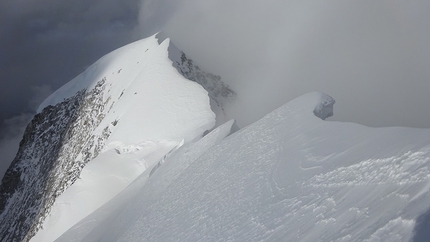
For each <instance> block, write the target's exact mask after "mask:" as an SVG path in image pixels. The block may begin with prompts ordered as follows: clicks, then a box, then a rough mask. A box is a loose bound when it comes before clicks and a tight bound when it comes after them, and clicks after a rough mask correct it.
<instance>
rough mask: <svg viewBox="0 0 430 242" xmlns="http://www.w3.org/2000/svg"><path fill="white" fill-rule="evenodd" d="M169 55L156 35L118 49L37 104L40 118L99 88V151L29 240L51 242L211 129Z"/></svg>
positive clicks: (200, 94)
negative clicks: (53, 107)
mask: <svg viewBox="0 0 430 242" xmlns="http://www.w3.org/2000/svg"><path fill="white" fill-rule="evenodd" d="M169 49H171V44H170V40H169V39H168V38H166V39H163V40H159V39H157V36H156V35H154V36H152V37H149V38H147V39H144V40H141V41H137V42H135V43H132V44H129V45H127V46H125V47H122V48H120V49H118V50H116V51H114V52H112V53H110V54H108V55H106V56H104V57H102V58H101V59H100V60H99V61H97V62H96V63H95V64H93V65H92V66H91V67H89V68H88V69H87V70H86V71H85V72H84V73H82V74H81V75H79V76H78V77H76V78H75V79H73V80H72V81H71V82H69V83H67V84H66V85H65V86H63V87H61V88H60V89H59V90H57V91H56V92H54V93H53V94H52V95H51V96H50V97H48V98H47V99H46V100H45V101H44V102H43V103H42V104H41V106H40V108H39V111H41V110H42V109H43V108H44V107H46V106H49V105H56V104H57V103H59V102H62V101H63V100H65V99H67V98H69V97H72V96H73V95H75V94H76V93H77V92H79V91H81V90H83V89H86V90H95V89H94V87H99V89H100V92H101V95H102V99H103V100H102V101H103V102H102V104H101V106H103V108H104V109H102V110H103V111H102V114H101V115H98V116H97V117H95V119H99V120H98V121H99V122H100V123H99V124H97V126H96V127H95V128H94V130H92V132H93V133H94V134H98V135H96V136H95V137H101V136H103V137H104V139H103V140H101V139H100V138H95V139H96V143H97V145H98V146H97V147H102V148H101V150H100V151H96V148H94V149H93V150H90V152H93V153H95V154H94V155H92V156H93V157H95V159H92V160H91V161H90V162H89V163H88V164H87V165H86V166H85V167H84V168H83V170H82V172H81V173H80V177H79V179H78V180H77V181H76V182H75V183H74V184H73V185H71V186H70V187H69V188H68V189H67V190H66V191H65V192H64V193H62V194H61V195H60V196H59V197H58V198H57V199H56V200H55V203H54V204H53V206H52V208H51V210H50V213H49V216H48V217H47V218H46V219H45V220H44V221H43V229H41V230H40V231H39V232H38V233H37V234H36V236H35V237H33V238H32V239H31V241H53V240H54V239H56V238H57V237H58V236H59V235H61V234H62V233H63V232H65V231H66V230H67V229H68V228H70V227H71V226H72V225H73V224H75V223H77V222H78V221H79V220H81V219H82V218H84V217H85V216H87V215H88V214H90V213H91V212H93V211H94V210H96V209H97V208H99V207H100V206H101V205H103V204H104V203H105V202H107V201H109V200H110V199H111V198H113V197H114V196H115V195H116V194H117V193H119V192H120V191H121V190H123V189H124V188H125V187H127V186H128V185H129V184H130V183H131V182H132V181H133V180H134V179H136V178H137V177H138V176H139V175H140V174H141V173H142V172H144V171H145V170H146V169H147V168H148V167H151V166H153V165H154V164H155V163H156V162H158V161H159V160H160V159H161V158H162V157H163V156H165V155H166V154H167V153H168V152H169V151H171V150H172V149H174V148H175V147H176V146H178V145H179V144H184V143H188V142H190V141H192V140H194V139H196V138H200V137H201V136H202V134H203V133H204V132H205V131H208V130H210V129H212V128H213V127H214V125H215V113H214V112H213V111H212V110H211V104H210V102H211V101H210V97H209V95H208V92H207V91H206V90H205V89H204V88H203V87H202V86H201V85H199V84H198V83H196V82H193V81H190V80H188V79H186V78H185V77H184V76H183V75H182V74H181V73H179V72H178V70H177V67H175V66H174V65H173V61H175V60H173V59H171V58H172V57H171V56H172V55H171V54H170V55H169ZM175 50H176V47H175ZM99 89H97V90H99ZM95 109H99V107H93V106H91V107H89V109H88V112H93V111H94V110H95ZM220 115H222V114H220ZM93 120H94V119H92V120H89V121H88V122H93ZM83 125H88V123H85V124H83ZM87 142H89V141H87Z"/></svg>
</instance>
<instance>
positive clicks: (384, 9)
mask: <svg viewBox="0 0 430 242" xmlns="http://www.w3.org/2000/svg"><path fill="white" fill-rule="evenodd" d="M161 2H162V3H161V4H160V6H161V5H164V4H166V2H168V1H164V2H163V1H161ZM178 2H179V1H176V4H178ZM143 3H148V4H149V3H152V4H154V3H155V1H143ZM142 6H144V5H142ZM429 8H430V4H429V3H427V2H422V1H406V2H405V1H400V0H381V1H372V0H355V1H340V0H336V1H310V0H309V1H308V0H305V1H303V0H300V1H299V0H290V1H277V0H268V1H244V0H243V1H227V0H216V1H215V0H212V1H209V0H208V1H197V0H183V1H181V4H180V5H179V6H178V5H176V9H175V11H171V12H169V11H165V10H163V8H157V7H153V9H154V10H158V12H157V13H154V16H155V17H154V18H153V21H159V22H158V23H159V25H160V26H163V29H164V31H165V32H166V33H167V34H168V35H169V36H170V37H171V38H172V40H173V41H174V42H175V43H176V45H178V46H179V47H180V48H182V49H183V50H184V51H185V52H187V53H189V55H190V56H192V57H194V58H195V59H196V61H197V62H199V63H201V64H202V65H203V66H206V67H207V68H210V70H213V71H214V72H216V73H218V74H221V75H222V76H223V77H224V79H225V80H228V81H229V84H230V85H231V86H233V87H234V88H235V89H236V90H237V91H238V92H239V95H240V100H239V102H238V103H237V105H236V106H235V107H234V110H233V113H235V115H236V118H237V119H239V121H240V123H241V124H242V125H243V124H248V123H250V122H252V121H254V120H256V119H257V118H259V117H261V116H263V115H264V114H266V113H267V112H269V111H271V110H273V109H274V108H276V107H278V106H280V105H282V104H283V103H285V102H287V101H289V100H291V99H293V98H294V97H297V96H300V95H302V94H304V93H307V92H310V91H323V92H326V93H328V94H330V95H332V96H333V97H334V98H335V99H336V100H337V104H336V108H335V116H334V119H335V120H343V121H354V122H359V123H362V124H366V125H370V126H393V125H401V126H412V127H430V122H429V121H430V112H429V111H430V110H429V108H428V104H429V103H430V95H427V93H428V91H429V90H430V81H429V77H430V72H429V68H428V66H430V65H429V64H430V59H429V57H430V55H429V54H430V53H429V52H430V25H428V23H429V22H430V15H429V14H428V10H429ZM141 12H143V11H141ZM158 16H164V17H165V19H164V20H161V21H160V20H158V19H157V18H159V17H158ZM147 23H148V22H145V21H141V22H140V24H141V25H140V29H138V31H141V33H142V34H143V35H147V34H148V33H147V32H145V29H147V26H146V25H147Z"/></svg>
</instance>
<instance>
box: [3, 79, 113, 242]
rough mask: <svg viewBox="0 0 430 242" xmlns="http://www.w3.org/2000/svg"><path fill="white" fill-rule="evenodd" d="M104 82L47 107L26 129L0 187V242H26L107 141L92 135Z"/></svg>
mask: <svg viewBox="0 0 430 242" xmlns="http://www.w3.org/2000/svg"><path fill="white" fill-rule="evenodd" d="M104 89H105V80H104V79H103V80H101V81H99V82H98V83H97V85H96V87H95V88H94V89H92V90H88V91H87V90H82V91H80V92H78V93H76V95H74V96H73V97H70V98H68V99H66V100H64V101H63V102H61V103H58V104H57V105H55V106H48V107H46V108H44V109H43V111H42V112H41V113H39V114H37V115H36V116H35V117H34V118H33V120H32V121H31V123H30V124H29V125H28V126H27V128H26V131H25V133H24V137H23V139H22V141H21V143H20V147H19V151H18V153H17V156H16V158H15V159H14V160H13V162H12V164H11V166H10V167H9V169H8V170H7V172H6V174H5V176H4V178H3V180H2V186H1V187H0V211H1V215H0V224H1V226H0V235H1V236H2V237H1V241H28V240H29V239H30V238H31V237H32V236H33V235H34V234H35V232H36V231H37V230H38V229H39V228H40V224H41V222H42V221H43V220H44V219H45V217H46V216H47V215H48V213H49V209H50V207H51V205H52V204H53V203H54V201H55V198H56V197H57V196H58V195H60V194H61V193H62V192H63V191H64V190H65V189H67V187H68V186H70V185H71V184H73V182H74V181H75V180H76V179H77V178H78V177H79V173H80V171H81V169H82V168H83V167H84V166H85V164H86V163H87V162H88V161H90V160H91V159H93V158H94V157H96V156H97V154H98V152H99V151H100V150H101V148H102V147H103V145H104V141H105V140H106V139H107V138H108V137H109V134H110V131H109V127H106V128H105V129H103V132H102V133H101V134H99V135H95V134H94V132H93V131H94V129H95V128H96V127H97V126H98V125H99V124H100V122H101V120H102V119H103V118H104V109H105V102H104V101H103V97H102V94H103V91H104Z"/></svg>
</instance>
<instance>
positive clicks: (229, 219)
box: [58, 93, 430, 241]
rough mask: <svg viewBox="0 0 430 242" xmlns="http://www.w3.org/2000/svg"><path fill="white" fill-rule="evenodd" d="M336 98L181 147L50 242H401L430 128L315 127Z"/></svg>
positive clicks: (429, 153) (298, 105)
mask: <svg viewBox="0 0 430 242" xmlns="http://www.w3.org/2000/svg"><path fill="white" fill-rule="evenodd" d="M333 103H334V100H333V99H332V98H331V97H329V96H328V95H326V94H322V93H310V94H306V95H304V96H301V97H299V98H297V99H295V100H293V101H291V102H289V103H287V104H285V105H284V106H282V107H280V108H279V109H277V110H275V111H273V112H272V113H270V114H268V115H266V116H265V117H264V118H263V119H261V120H259V121H257V122H256V123H254V124H252V125H250V126H248V127H245V128H243V129H241V130H239V131H237V132H235V133H234V134H232V135H230V136H228V137H226V138H224V139H222V138H223V137H225V136H226V135H227V134H228V132H227V130H228V131H229V130H231V127H232V123H228V124H226V126H221V127H219V129H216V130H214V131H213V133H211V134H208V135H206V136H205V137H203V138H202V139H201V140H199V141H196V142H195V143H189V144H185V145H183V146H181V147H178V149H177V150H176V151H174V152H172V153H171V154H170V155H169V156H168V157H166V158H165V159H164V163H163V162H161V163H159V165H154V167H157V168H152V169H155V170H153V174H152V175H151V176H149V173H150V170H152V169H147V170H146V171H145V172H144V173H143V174H142V175H141V176H139V178H138V179H136V180H135V181H134V182H133V183H132V184H131V185H130V186H129V187H128V188H127V189H125V190H124V191H123V192H122V193H120V194H119V195H118V196H116V197H115V198H114V199H112V200H111V201H110V202H109V203H107V204H106V205H105V206H103V207H101V208H100V209H98V210H96V211H95V212H94V213H92V214H91V215H89V216H88V217H86V218H85V219H84V220H81V221H80V222H79V223H77V224H76V225H75V226H73V228H72V229H70V230H69V231H67V232H66V233H65V234H63V235H62V237H60V239H59V240H58V241H220V240H222V241H232V240H234V241H410V240H411V239H412V237H413V234H414V229H415V227H416V225H417V219H418V218H419V217H420V216H421V215H423V214H425V213H426V211H427V210H428V209H429V207H430V206H429V205H428V197H429V195H430V190H429V188H430V170H429V168H430V167H429V166H430V164H429V159H430V130H428V129H412V128H400V127H391V128H369V127H365V126H361V125H358V124H354V123H342V122H329V121H323V120H322V119H325V118H326V117H328V116H330V114H331V113H332V111H333V110H332V106H333ZM320 111H321V112H320ZM321 114H324V115H322V116H321Z"/></svg>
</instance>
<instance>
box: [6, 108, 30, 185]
mask: <svg viewBox="0 0 430 242" xmlns="http://www.w3.org/2000/svg"><path fill="white" fill-rule="evenodd" d="M32 118H33V114H28V113H23V114H20V115H18V116H15V117H13V118H10V119H6V120H4V121H3V125H2V126H3V127H4V130H3V132H1V134H2V135H1V136H0V154H1V159H0V177H3V175H4V173H5V172H6V170H7V168H8V167H9V165H10V163H11V162H12V161H13V159H14V158H15V155H16V153H17V152H18V148H19V142H20V141H21V139H22V136H23V134H24V131H25V128H26V127H27V124H28V123H29V122H30V120H31V119H32Z"/></svg>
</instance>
